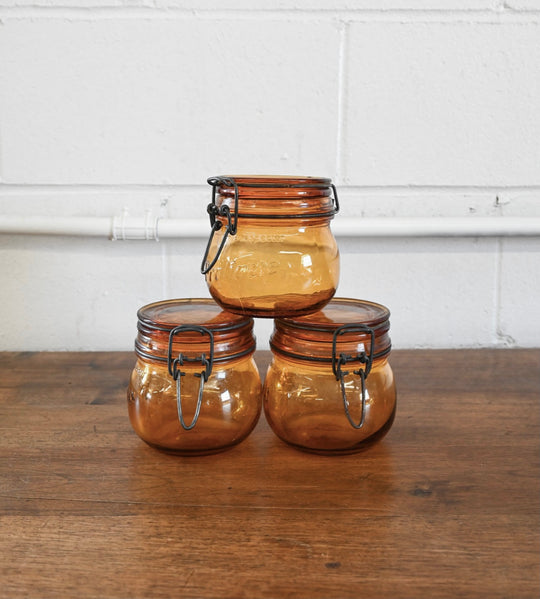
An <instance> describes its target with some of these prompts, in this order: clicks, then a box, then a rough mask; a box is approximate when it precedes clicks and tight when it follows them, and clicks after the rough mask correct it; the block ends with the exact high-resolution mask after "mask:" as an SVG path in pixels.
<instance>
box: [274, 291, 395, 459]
mask: <svg viewBox="0 0 540 599" xmlns="http://www.w3.org/2000/svg"><path fill="white" fill-rule="evenodd" d="M374 312H378V313H379V314H378V316H377V318H378V319H379V322H373V318H371V320H372V322H370V317H373V316H374ZM381 315H382V320H380V317H381ZM388 315H389V313H388V312H387V311H386V309H385V308H384V307H382V306H381V307H380V309H379V307H378V305H377V304H373V303H371V302H369V303H368V302H359V301H357V300H348V299H336V300H332V301H331V302H330V303H329V304H328V305H327V306H326V308H325V309H323V310H322V311H320V312H318V313H316V314H313V315H309V316H307V317H305V318H304V319H303V318H298V319H294V320H291V321H287V319H282V320H280V321H276V323H275V328H274V333H273V335H272V340H271V347H272V353H273V356H272V362H271V364H270V366H269V368H268V372H267V375H266V380H265V383H264V389H263V406H264V411H265V415H266V419H267V421H268V423H269V425H270V427H271V428H272V430H273V431H274V432H275V434H276V435H277V436H278V437H279V438H281V439H282V440H283V441H285V442H286V443H289V444H290V445H293V446H294V447H296V448H298V449H302V450H306V451H312V452H316V453H324V454H345V453H354V452H357V451H360V450H363V449H365V448H366V447H368V446H370V445H371V444H372V443H374V442H375V441H377V440H379V439H381V438H382V437H383V436H384V435H385V434H386V433H387V432H388V430H389V429H390V427H391V426H392V423H393V420H394V416H395V411H396V387H395V381H394V375H393V373H392V369H391V367H390V364H389V362H388V355H389V352H390V339H389V336H388V326H389V325H388ZM306 320H307V322H306ZM291 336H292V337H291Z"/></svg>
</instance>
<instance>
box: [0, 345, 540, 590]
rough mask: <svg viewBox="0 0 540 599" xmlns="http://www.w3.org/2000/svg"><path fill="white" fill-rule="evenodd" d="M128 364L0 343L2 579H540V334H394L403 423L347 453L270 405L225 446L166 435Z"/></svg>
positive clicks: (49, 586)
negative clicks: (168, 444)
mask: <svg viewBox="0 0 540 599" xmlns="http://www.w3.org/2000/svg"><path fill="white" fill-rule="evenodd" d="M268 360H269V354H268V353H265V352H263V353H260V354H258V355H257V361H258V363H259V365H260V367H261V372H264V370H265V369H266V365H267V363H268ZM133 364H134V357H133V355H132V354H131V353H4V354H0V375H1V378H0V429H1V431H0V432H1V434H0V597H2V598H12V597H35V598H38V597H39V598H46V597H51V598H52V597H55V598H58V599H62V598H65V597H77V598H90V597H93V598H97V597H106V598H121V597H216V598H218V597H251V598H256V597H306V598H318V597H332V598H340V597H356V598H358V597H368V598H378V597H398V598H407V597H411V598H419V599H421V598H423V597H428V598H431V599H436V598H439V597H441V598H442V597H445V598H447V597H490V598H498V597H511V598H524V597H526V598H529V597H531V598H532V597H538V596H539V593H540V567H539V566H540V493H539V491H540V483H539V480H540V467H539V466H540V434H539V433H540V351H539V350H479V351H476V350H467V351H401V352H399V351H395V352H393V353H392V356H391V364H392V367H393V369H394V372H395V375H396V380H397V385H398V413H397V417H396V420H395V423H394V426H393V427H392V429H391V430H390V432H389V434H388V436H387V437H386V438H385V439H384V440H383V441H381V442H380V443H379V444H377V445H374V446H373V447H371V448H369V449H368V450H366V451H365V452H363V453H360V454H356V455H349V456H341V457H335V456H334V457H324V456H317V455H312V454H307V453H302V452H299V451H297V450H295V449H292V448H289V447H288V446H286V445H285V444H283V443H282V442H281V441H279V440H278V439H277V438H276V437H275V436H274V435H273V434H272V432H271V431H270V430H269V428H268V426H267V424H266V422H265V420H264V416H263V417H262V418H261V421H260V423H259V425H258V426H257V428H256V429H255V431H254V432H253V433H252V435H251V436H250V437H249V438H248V439H247V440H246V441H245V442H244V443H242V444H241V445H239V446H238V447H236V448H234V449H232V450H229V451H227V452H224V453H221V454H217V455H213V456H205V457H196V458H194V457H191V458H182V457H177V456H171V455H168V454H164V453H161V452H159V451H156V450H155V449H152V448H150V447H148V446H146V445H145V444H144V443H143V442H142V441H140V440H139V439H138V437H137V436H136V435H135V433H134V432H133V431H132V429H131V426H130V423H129V420H128V417H127V408H126V403H125V402H126V399H125V388H126V385H127V381H128V377H129V375H130V371H131V368H132V367H133Z"/></svg>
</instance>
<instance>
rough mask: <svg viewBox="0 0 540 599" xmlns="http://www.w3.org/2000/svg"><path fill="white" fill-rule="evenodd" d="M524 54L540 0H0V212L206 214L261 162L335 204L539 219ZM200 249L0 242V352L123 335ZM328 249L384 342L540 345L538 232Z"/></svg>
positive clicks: (352, 242) (535, 39)
mask: <svg viewBox="0 0 540 599" xmlns="http://www.w3.org/2000/svg"><path fill="white" fill-rule="evenodd" d="M539 65H540V0H506V1H500V0H447V1H446V0H378V1H376V0H354V1H353V0H335V1H334V2H330V1H328V0H275V1H274V2H268V1H267V2H263V1H262V0H257V1H255V0H222V1H218V0H123V1H122V0H81V1H78V0H0V215H1V214H15V215H16V214H36V215H49V216H54V215H77V216H79V215H80V216H109V215H114V214H120V213H121V211H122V210H123V209H124V208H127V209H128V210H129V213H130V214H132V215H134V216H142V215H144V214H145V211H148V210H150V211H152V213H153V214H162V215H163V216H170V217H181V216H182V215H185V216H187V217H189V218H205V215H206V213H205V207H206V204H207V202H208V201H209V188H208V186H207V185H206V184H205V181H206V178H207V177H208V176H210V175H215V174H222V173H228V172H246V173H262V172H265V173H284V174H285V173H286V174H312V175H326V176H330V177H332V178H333V179H334V180H335V181H336V183H337V185H338V188H339V190H340V197H341V203H342V213H340V214H339V215H338V216H337V218H338V219H347V218H348V217H361V216H367V217H369V216H378V217H387V218H394V217H402V216H433V217H440V218H447V217H452V216H467V217H470V218H475V217H478V216H480V217H481V216H493V217H499V218H502V219H504V218H506V217H511V216H526V217H527V216H531V217H540V67H539ZM205 243H206V240H205V239H202V238H201V239H184V240H182V239H178V240H174V241H173V240H168V241H160V242H150V241H149V242H111V241H108V240H105V239H103V240H101V239H80V238H47V237H30V236H9V235H0V268H1V272H2V285H0V305H1V306H2V307H3V311H4V315H5V318H4V323H3V325H2V327H1V328H0V350H11V349H20V350H40V349H130V348H131V347H132V342H133V337H134V334H135V320H136V310H137V308H138V307H140V306H141V305H142V304H144V303H147V302H149V301H155V300H158V299H162V298H165V297H186V296H191V297H194V296H206V295H207V289H206V285H205V283H204V279H203V277H202V276H201V275H200V274H199V264H200V260H201V257H202V253H203V251H204V247H205ZM339 243H340V249H341V255H342V277H341V282H340V287H339V290H338V295H344V296H353V297H362V298H366V299H372V300H375V301H380V302H382V303H384V304H386V305H388V306H389V307H390V308H391V310H392V315H393V317H392V337H393V341H394V345H395V346H396V347H477V346H490V347H499V346H501V347H506V346H511V347H512V346H538V345H540V309H539V308H538V297H539V296H540V239H538V238H505V239H497V238H481V239H474V238H472V239H471V238H455V239H447V238H440V239H436V238H429V239H410V238H408V239H400V238H392V239H390V238H388V239H367V238H366V239H362V238H359V237H351V238H340V239H339ZM270 330H271V322H269V321H258V323H257V333H258V339H259V346H260V347H268V335H269V333H270Z"/></svg>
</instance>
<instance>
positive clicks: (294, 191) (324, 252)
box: [201, 176, 339, 318]
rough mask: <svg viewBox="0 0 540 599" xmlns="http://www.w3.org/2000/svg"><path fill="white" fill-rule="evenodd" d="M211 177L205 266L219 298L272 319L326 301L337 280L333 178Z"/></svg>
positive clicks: (236, 309) (235, 307)
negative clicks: (209, 229)
mask: <svg viewBox="0 0 540 599" xmlns="http://www.w3.org/2000/svg"><path fill="white" fill-rule="evenodd" d="M208 183H209V184H210V185H211V186H212V190H213V192H212V202H211V203H210V204H209V206H208V212H209V214H210V222H211V234H210V239H209V241H208V246H207V248H206V252H205V256H204V258H203V262H202V265H201V272H202V273H203V274H204V275H205V276H206V282H207V284H208V288H209V290H210V293H211V295H212V297H213V298H214V300H215V301H216V302H217V303H218V304H219V305H220V306H222V307H223V308H224V309H226V310H228V311H230V312H235V313H239V314H244V315H249V316H257V317H271V318H275V317H293V316H301V315H303V314H309V313H312V312H314V311H316V310H319V309H320V308H322V307H323V306H325V305H326V304H327V303H328V302H329V301H330V300H331V298H332V297H333V295H334V293H335V291H336V288H337V284H338V280H339V252H338V248H337V243H336V240H335V239H334V236H333V234H332V232H331V230H330V221H331V220H332V218H333V217H334V215H335V214H336V213H337V212H338V210H339V203H338V199H337V193H336V189H335V186H334V185H333V184H332V182H331V180H330V179H326V178H321V177H272V176H234V177H233V176H226V177H213V178H210V179H208Z"/></svg>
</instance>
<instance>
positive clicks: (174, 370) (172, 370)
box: [167, 325, 214, 431]
mask: <svg viewBox="0 0 540 599" xmlns="http://www.w3.org/2000/svg"><path fill="white" fill-rule="evenodd" d="M188 331H192V332H193V331H194V332H197V333H200V334H201V335H208V337H209V338H210V353H209V357H208V358H207V357H206V354H201V355H200V356H197V357H196V358H188V357H187V356H185V355H184V354H178V357H177V358H174V359H173V355H172V347H173V342H174V338H175V336H177V335H179V334H181V333H185V332H188ZM186 362H201V363H202V365H203V366H204V370H203V371H201V372H196V373H194V376H196V377H198V378H200V379H201V382H200V384H199V395H198V398H197V407H196V408H195V415H194V416H193V419H192V421H191V423H190V424H186V422H185V420H184V415H183V411H182V389H181V380H182V377H183V376H185V375H186V373H185V372H182V370H180V366H183V365H184V364H185V363H186ZM213 364H214V334H213V333H212V331H210V330H209V329H207V328H206V327H201V326H196V325H180V326H178V327H176V328H174V329H172V331H171V332H170V334H169V353H168V357H167V365H168V369H169V374H170V375H171V376H172V377H173V379H174V380H175V381H176V406H177V410H178V420H179V421H180V424H181V425H182V428H183V429H184V430H186V431H189V430H191V429H192V428H193V427H194V426H195V425H196V424H197V420H198V419H199V414H200V412H201V406H202V397H203V389H204V383H206V381H207V380H208V377H209V376H210V375H211V374H212V367H213Z"/></svg>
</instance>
